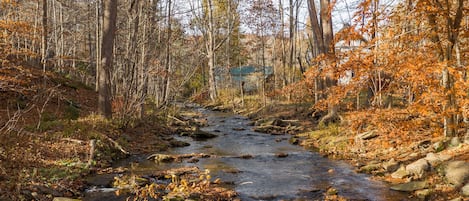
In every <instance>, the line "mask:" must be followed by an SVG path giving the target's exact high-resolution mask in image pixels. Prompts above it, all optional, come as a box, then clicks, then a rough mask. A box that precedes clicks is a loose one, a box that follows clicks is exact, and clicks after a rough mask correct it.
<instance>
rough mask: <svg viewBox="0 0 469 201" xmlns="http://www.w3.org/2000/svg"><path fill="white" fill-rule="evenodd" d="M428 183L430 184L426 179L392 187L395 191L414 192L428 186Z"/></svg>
mask: <svg viewBox="0 0 469 201" xmlns="http://www.w3.org/2000/svg"><path fill="white" fill-rule="evenodd" d="M427 185H428V184H427V182H425V181H411V182H408V183H404V184H397V185H394V186H391V189H392V190H395V191H404V192H412V191H416V190H422V189H424V188H426V187H427Z"/></svg>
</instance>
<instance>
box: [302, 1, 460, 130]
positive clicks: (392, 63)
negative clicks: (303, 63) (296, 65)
mask: <svg viewBox="0 0 469 201" xmlns="http://www.w3.org/2000/svg"><path fill="white" fill-rule="evenodd" d="M468 15H469V2H468V1H464V0H448V1H441V0H424V1H410V0H409V1H403V2H401V3H399V4H397V5H395V6H394V8H393V9H392V10H390V9H389V5H380V4H379V1H378V0H366V1H363V2H362V3H361V4H360V6H359V10H358V11H357V12H356V14H355V23H354V24H353V25H351V26H349V27H345V28H344V29H342V30H341V31H339V32H338V33H337V34H336V36H335V41H336V43H342V44H355V46H357V47H354V48H352V50H349V51H337V52H336V57H337V58H338V59H337V63H334V64H333V65H330V66H329V68H330V69H331V70H334V71H335V73H334V74H335V75H336V79H339V80H340V79H341V78H342V79H343V78H344V77H346V76H345V75H347V74H348V75H350V74H353V76H352V77H348V79H345V80H346V81H343V82H339V84H338V85H337V86H333V87H331V88H328V89H327V91H325V93H327V99H325V100H323V101H321V102H322V103H330V102H338V103H340V105H341V110H342V111H344V110H349V111H351V110H357V109H367V110H374V111H377V112H378V113H383V114H384V113H386V115H392V114H391V113H389V112H384V111H383V110H385V108H392V109H393V110H394V111H395V112H397V113H400V114H401V113H405V114H407V116H413V117H416V118H417V119H425V120H424V121H426V122H427V123H422V128H423V127H427V128H428V127H431V129H428V130H433V131H438V132H439V133H440V135H441V134H442V133H443V134H444V136H448V137H451V136H456V135H457V134H458V131H461V130H463V129H461V128H464V129H467V125H468V124H469V121H468V118H467V116H468V114H467V111H468V107H469V102H468V97H467V96H468V91H467V87H468V79H467V67H468V63H469V60H468V52H469V46H468V42H469V41H468V36H469V24H468V21H469V19H468V17H464V16H468ZM319 59H321V58H319ZM314 69H315V68H311V69H310V71H309V72H307V73H306V74H305V75H306V81H307V82H309V83H310V85H311V86H313V85H314V83H313V82H314V78H315V77H316V76H318V75H319V76H325V73H326V72H327V70H323V71H322V72H318V71H315V70H314ZM364 99H365V100H364ZM321 102H320V103H321ZM363 102H368V103H369V104H368V105H366V108H364V106H363ZM324 105H325V104H316V107H318V108H321V107H323V106H324ZM354 106H355V107H354ZM357 121H359V120H357ZM362 123H363V124H366V122H362ZM368 123H369V122H368ZM356 128H357V129H358V127H356ZM388 128H389V127H388ZM399 129H402V126H401V127H400V128H397V127H396V130H399Z"/></svg>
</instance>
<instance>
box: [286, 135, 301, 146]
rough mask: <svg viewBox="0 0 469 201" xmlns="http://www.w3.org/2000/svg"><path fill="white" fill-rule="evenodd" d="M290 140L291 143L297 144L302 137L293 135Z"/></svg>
mask: <svg viewBox="0 0 469 201" xmlns="http://www.w3.org/2000/svg"><path fill="white" fill-rule="evenodd" d="M288 142H289V143H290V144H294V145H297V144H299V143H300V139H299V138H298V137H291V138H290V139H289V140H288Z"/></svg>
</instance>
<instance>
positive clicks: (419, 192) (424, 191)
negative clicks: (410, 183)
mask: <svg viewBox="0 0 469 201" xmlns="http://www.w3.org/2000/svg"><path fill="white" fill-rule="evenodd" d="M414 194H415V195H416V196H417V197H418V198H420V199H422V200H425V198H427V197H428V196H430V195H431V194H432V190H430V189H422V190H417V191H415V193H414Z"/></svg>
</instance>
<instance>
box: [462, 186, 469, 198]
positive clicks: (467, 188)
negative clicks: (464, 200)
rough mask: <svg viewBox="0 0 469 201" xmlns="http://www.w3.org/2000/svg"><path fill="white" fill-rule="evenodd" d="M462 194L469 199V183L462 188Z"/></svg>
mask: <svg viewBox="0 0 469 201" xmlns="http://www.w3.org/2000/svg"><path fill="white" fill-rule="evenodd" d="M461 194H462V195H463V196H465V197H469V182H468V183H467V184H466V185H464V186H463V187H462V188H461Z"/></svg>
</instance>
